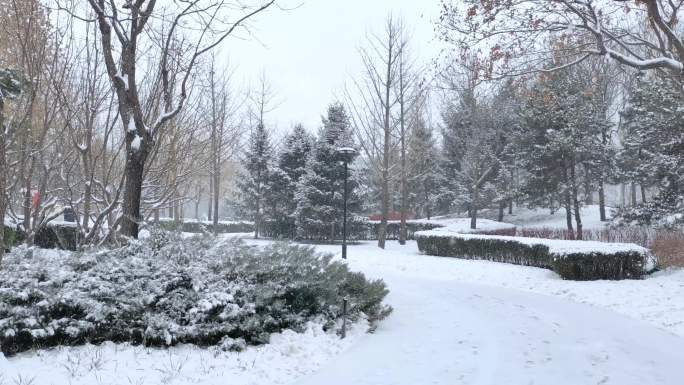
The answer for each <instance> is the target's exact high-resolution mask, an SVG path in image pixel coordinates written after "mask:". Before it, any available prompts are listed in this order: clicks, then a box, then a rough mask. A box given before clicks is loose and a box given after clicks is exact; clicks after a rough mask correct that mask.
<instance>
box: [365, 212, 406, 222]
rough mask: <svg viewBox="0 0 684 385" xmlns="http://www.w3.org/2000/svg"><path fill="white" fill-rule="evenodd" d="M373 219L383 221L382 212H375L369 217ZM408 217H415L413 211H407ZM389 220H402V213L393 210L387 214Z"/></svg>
mask: <svg viewBox="0 0 684 385" xmlns="http://www.w3.org/2000/svg"><path fill="white" fill-rule="evenodd" d="M368 219H370V220H371V221H381V220H382V214H373V215H371V216H369V217H368ZM406 219H413V213H406ZM387 220H388V221H400V220H401V213H400V212H398V211H391V212H390V213H389V214H388V215H387Z"/></svg>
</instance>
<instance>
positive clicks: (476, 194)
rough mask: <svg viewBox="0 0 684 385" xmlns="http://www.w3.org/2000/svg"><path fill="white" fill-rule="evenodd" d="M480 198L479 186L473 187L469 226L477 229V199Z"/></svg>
mask: <svg viewBox="0 0 684 385" xmlns="http://www.w3.org/2000/svg"><path fill="white" fill-rule="evenodd" d="M479 199H480V188H479V187H478V186H475V188H474V189H473V202H472V203H471V205H470V228H471V229H473V230H475V229H477V201H478V200H479Z"/></svg>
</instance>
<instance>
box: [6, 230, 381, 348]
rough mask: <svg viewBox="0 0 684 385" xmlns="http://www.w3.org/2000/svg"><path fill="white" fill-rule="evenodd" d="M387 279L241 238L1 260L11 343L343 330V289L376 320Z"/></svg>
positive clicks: (255, 339)
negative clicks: (310, 326) (318, 327)
mask: <svg viewBox="0 0 684 385" xmlns="http://www.w3.org/2000/svg"><path fill="white" fill-rule="evenodd" d="M387 293H388V291H387V289H386V287H385V284H384V283H383V282H382V281H380V280H377V281H369V280H367V279H366V278H365V277H364V276H363V274H361V273H356V272H351V271H349V269H348V268H347V266H346V265H345V264H342V263H339V262H333V261H332V256H331V255H320V254H317V253H316V252H315V251H314V249H313V248H311V247H303V246H295V245H289V244H274V245H270V246H266V247H255V246H247V245H245V244H244V243H242V242H240V241H238V240H226V241H222V242H217V241H216V238H211V237H204V238H202V237H197V238H192V239H183V238H182V237H181V236H180V235H178V234H172V233H165V232H160V231H153V232H152V234H151V235H150V237H149V238H148V239H145V240H142V241H135V242H132V243H130V244H129V245H127V246H125V247H122V248H119V249H115V250H104V251H98V250H95V251H88V252H84V253H49V254H45V253H43V252H42V251H36V252H35V253H34V252H33V250H32V249H27V248H17V249H15V250H14V251H13V252H12V253H10V254H9V255H8V256H7V258H6V259H5V261H4V262H3V266H2V269H0V350H1V351H2V352H3V353H5V354H10V355H11V354H15V353H17V352H21V351H24V350H28V349H32V348H35V347H48V346H56V345H77V344H84V343H100V342H103V341H114V342H130V343H133V344H145V345H148V346H168V345H175V344H177V343H192V344H196V345H199V346H210V345H220V346H223V347H224V348H226V349H239V348H241V347H243V346H244V345H245V344H262V343H267V342H268V340H269V337H270V334H271V333H278V332H281V331H282V330H285V329H291V330H295V331H301V330H303V329H304V327H305V325H306V324H307V323H308V322H317V323H321V324H325V325H326V329H327V330H333V329H334V326H335V324H336V322H337V321H338V320H339V318H340V316H341V309H342V298H344V297H347V298H348V299H349V317H350V318H351V319H352V320H356V319H367V320H368V321H369V322H370V323H371V325H372V324H373V323H374V322H376V321H378V320H380V319H382V318H383V317H384V316H386V315H387V314H388V313H389V311H390V310H391V309H390V308H389V307H388V306H386V305H383V304H382V300H383V298H384V297H385V296H386V295H387Z"/></svg>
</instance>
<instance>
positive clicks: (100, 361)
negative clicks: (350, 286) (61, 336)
mask: <svg viewBox="0 0 684 385" xmlns="http://www.w3.org/2000/svg"><path fill="white" fill-rule="evenodd" d="M250 242H255V241H250ZM260 242H267V241H256V242H255V243H260ZM317 248H318V249H319V250H321V251H330V252H334V253H338V252H339V248H340V247H339V245H338V246H317ZM349 258H350V259H349V264H350V266H351V267H352V269H355V270H360V271H363V272H365V273H366V274H367V275H369V276H370V277H376V278H383V279H384V280H385V281H386V282H387V284H388V286H389V289H390V291H391V292H390V295H389V296H388V298H387V301H388V302H389V303H390V304H391V305H392V306H394V308H395V311H394V313H393V314H392V315H391V316H390V317H389V318H388V319H387V320H385V321H383V322H382V323H381V325H380V327H379V329H378V330H377V332H376V333H375V334H372V335H365V334H363V333H362V330H363V328H362V327H361V326H360V325H359V326H357V327H356V328H355V329H354V330H353V331H352V333H351V335H350V338H348V339H347V340H344V341H339V340H338V339H337V338H336V337H335V336H334V335H329V334H324V333H316V332H314V331H313V330H311V331H310V332H309V333H307V334H304V335H298V334H294V333H285V334H284V335H281V336H276V337H274V340H273V343H272V344H270V345H268V346H264V347H261V348H257V349H249V350H248V351H247V352H245V353H241V354H235V353H219V354H218V355H216V356H215V355H214V354H213V352H212V350H211V349H208V350H207V349H197V348H194V347H180V348H174V349H170V350H168V351H166V350H156V349H145V348H139V347H130V346H125V345H113V344H107V345H105V346H103V347H81V348H68V349H61V350H55V351H48V352H41V353H38V354H35V353H34V354H24V355H20V356H19V357H13V358H11V359H9V360H7V361H5V362H3V361H2V359H0V373H2V375H3V376H4V383H5V384H15V383H23V384H26V383H29V382H28V379H31V378H33V379H34V380H33V384H36V385H37V384H41V385H42V384H56V385H62V384H100V383H101V384H167V383H168V384H190V383H193V384H194V383H198V384H225V383H230V384H260V385H261V384H264V385H268V384H304V385H314V384H326V385H335V384H355V385H365V384H368V385H370V384H373V385H394V384H397V385H399V384H414V385H424V384H492V385H498V384H550V383H554V384H568V385H570V384H572V385H575V384H619V385H629V384H649V385H650V384H677V385H680V384H681V383H682V375H681V365H682V363H683V362H684V353H682V352H684V338H683V336H684V271H683V270H674V271H667V272H661V273H658V274H656V275H655V276H652V277H649V278H648V279H645V280H640V281H618V282H607V281H595V282H571V281H562V280H560V279H558V277H557V276H556V275H555V274H554V273H553V272H550V271H547V270H543V269H536V268H529V267H522V266H513V265H506V264H498V263H492V262H485V261H465V260H458V259H452V258H440V257H429V256H423V255H419V254H418V252H417V247H416V245H415V242H409V243H408V244H407V245H406V246H403V247H402V246H399V245H398V244H397V243H396V242H388V247H387V250H385V251H380V250H379V249H377V248H376V247H375V246H374V244H373V243H372V242H367V243H362V244H359V245H353V246H350V248H349ZM20 375H21V376H22V377H21V379H20V377H19V376H20ZM20 381H23V382H20ZM0 384H3V377H0ZM3 385H4V384H3Z"/></svg>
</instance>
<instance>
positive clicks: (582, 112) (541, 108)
mask: <svg viewBox="0 0 684 385" xmlns="http://www.w3.org/2000/svg"><path fill="white" fill-rule="evenodd" d="M590 80H591V79H587V78H586V76H584V74H583V73H582V72H581V71H578V70H577V69H576V68H572V67H571V68H568V69H565V70H563V71H558V72H556V73H553V74H548V75H544V76H542V77H540V79H539V80H538V81H537V82H536V83H535V84H534V85H533V87H532V89H531V90H530V91H529V98H528V100H527V101H526V105H525V107H524V108H523V110H522V111H521V115H522V116H523V119H524V122H523V124H522V127H521V130H520V131H519V133H518V134H517V135H516V145H515V148H516V150H517V151H516V155H517V156H516V158H517V162H518V164H519V165H520V166H521V168H522V169H524V170H525V171H526V175H525V178H524V182H523V185H522V186H521V192H522V193H523V196H524V198H525V200H526V201H527V203H528V204H529V205H530V206H543V207H551V208H552V210H553V209H554V208H555V207H558V206H562V207H564V208H565V212H566V224H567V228H568V233H569V236H570V237H571V238H574V237H575V236H576V237H577V238H581V236H582V220H581V215H580V208H581V206H582V204H583V199H581V196H580V195H581V191H580V181H581V180H583V179H586V178H588V176H587V174H588V173H589V172H590V170H592V169H594V168H596V167H597V166H598V165H599V164H600V162H601V159H600V158H599V157H600V156H602V154H603V150H604V149H603V147H604V144H603V143H602V142H601V132H604V131H605V126H606V125H609V124H610V123H609V122H607V120H606V119H605V115H603V114H602V113H600V112H601V111H598V109H599V108H600V106H599V104H598V103H596V101H595V100H594V98H593V97H594V93H593V92H592V84H591V81H590ZM557 205H558V206H557ZM573 216H574V220H575V225H576V228H575V226H573ZM575 230H576V231H575Z"/></svg>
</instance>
